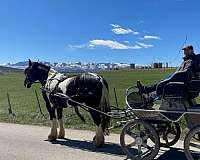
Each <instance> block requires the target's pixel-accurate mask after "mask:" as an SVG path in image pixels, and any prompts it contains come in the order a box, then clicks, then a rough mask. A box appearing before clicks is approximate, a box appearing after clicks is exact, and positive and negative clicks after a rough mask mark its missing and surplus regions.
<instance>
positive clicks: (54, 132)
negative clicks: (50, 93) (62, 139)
mask: <svg viewBox="0 0 200 160" xmlns="http://www.w3.org/2000/svg"><path fill="white" fill-rule="evenodd" d="M42 95H43V98H44V100H45V102H46V108H47V111H48V113H49V117H50V122H51V131H50V133H49V135H48V140H49V141H53V140H56V139H57V137H58V133H57V120H56V113H55V107H52V106H51V103H50V101H49V99H48V97H47V95H46V93H44V92H43V93H42Z"/></svg>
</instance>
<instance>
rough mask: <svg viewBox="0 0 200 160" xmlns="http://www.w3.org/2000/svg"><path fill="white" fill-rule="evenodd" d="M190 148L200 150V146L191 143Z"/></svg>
mask: <svg viewBox="0 0 200 160" xmlns="http://www.w3.org/2000/svg"><path fill="white" fill-rule="evenodd" d="M190 146H191V147H194V148H197V149H200V144H196V143H190Z"/></svg>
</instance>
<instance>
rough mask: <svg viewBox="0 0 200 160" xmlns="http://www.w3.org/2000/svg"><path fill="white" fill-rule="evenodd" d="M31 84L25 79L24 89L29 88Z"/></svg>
mask: <svg viewBox="0 0 200 160" xmlns="http://www.w3.org/2000/svg"><path fill="white" fill-rule="evenodd" d="M32 84H33V83H31V82H28V81H27V79H25V80H24V87H26V88H31V85H32Z"/></svg>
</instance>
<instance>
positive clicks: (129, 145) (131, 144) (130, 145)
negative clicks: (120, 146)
mask: <svg viewBox="0 0 200 160" xmlns="http://www.w3.org/2000/svg"><path fill="white" fill-rule="evenodd" d="M135 145H136V142H135V141H134V142H132V143H130V144H128V145H126V147H128V148H130V147H132V146H135Z"/></svg>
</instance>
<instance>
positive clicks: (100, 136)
mask: <svg viewBox="0 0 200 160" xmlns="http://www.w3.org/2000/svg"><path fill="white" fill-rule="evenodd" d="M90 114H91V116H92V118H93V120H94V123H95V124H96V125H97V128H96V135H95V136H94V138H93V143H94V145H95V146H96V147H102V146H103V145H104V143H105V138H104V132H103V129H102V125H101V115H100V114H99V113H97V112H95V111H90Z"/></svg>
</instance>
